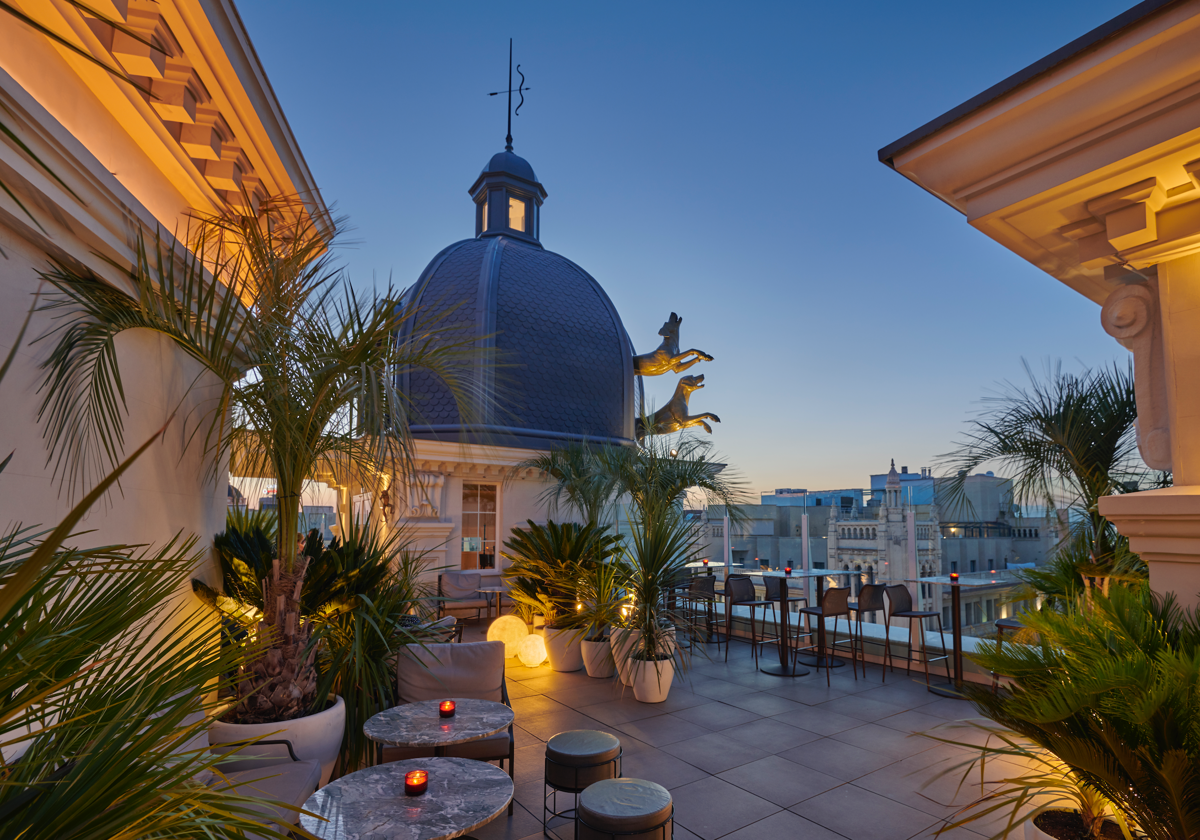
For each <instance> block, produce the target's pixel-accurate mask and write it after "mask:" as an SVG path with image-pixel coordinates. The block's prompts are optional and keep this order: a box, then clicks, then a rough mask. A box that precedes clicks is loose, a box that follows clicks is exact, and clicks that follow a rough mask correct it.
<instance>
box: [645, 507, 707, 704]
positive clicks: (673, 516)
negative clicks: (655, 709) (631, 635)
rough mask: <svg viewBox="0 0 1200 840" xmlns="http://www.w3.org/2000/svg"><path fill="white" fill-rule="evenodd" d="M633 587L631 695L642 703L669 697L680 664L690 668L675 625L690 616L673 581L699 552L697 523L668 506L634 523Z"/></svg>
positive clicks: (679, 577)
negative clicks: (678, 605)
mask: <svg viewBox="0 0 1200 840" xmlns="http://www.w3.org/2000/svg"><path fill="white" fill-rule="evenodd" d="M632 531H633V535H632V537H631V539H630V546H629V554H628V557H629V565H630V574H629V592H630V595H631V596H632V598H633V599H634V608H633V612H632V616H631V619H632V620H631V622H630V624H631V627H632V629H633V630H634V631H635V633H636V636H635V639H634V643H633V644H632V645H631V646H630V648H629V653H628V656H629V666H628V668H629V676H630V682H631V684H632V687H633V696H634V697H635V698H636V699H637V700H638V701H640V702H642V703H661V702H663V701H664V700H666V699H667V694H668V692H669V691H670V690H671V683H672V681H673V680H674V679H675V672H676V671H677V670H679V671H684V670H686V669H687V664H688V658H687V652H686V650H684V649H681V648H680V647H679V646H678V645H677V644H676V643H675V628H676V626H677V625H679V624H682V623H685V622H686V621H687V618H686V617H685V616H684V615H683V614H682V613H681V612H680V611H679V610H677V609H675V607H674V603H675V594H676V592H675V587H676V586H677V585H678V583H679V581H680V580H681V579H682V577H683V576H684V574H685V573H686V566H687V564H688V563H689V562H691V561H692V560H694V559H695V558H696V556H698V553H699V550H700V549H699V545H698V537H697V535H696V531H695V529H693V528H692V526H691V524H690V523H689V522H688V521H687V520H686V519H685V518H684V516H683V512H682V511H681V510H678V509H676V508H673V507H672V508H664V509H662V510H659V511H657V512H656V515H655V516H653V517H652V518H649V519H644V520H642V521H639V522H636V523H634V524H633V526H632Z"/></svg>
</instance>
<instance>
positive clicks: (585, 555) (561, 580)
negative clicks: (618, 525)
mask: <svg viewBox="0 0 1200 840" xmlns="http://www.w3.org/2000/svg"><path fill="white" fill-rule="evenodd" d="M527 524H528V528H527V529H520V530H517V529H514V530H513V533H512V536H511V537H510V538H509V539H508V540H506V541H505V543H504V550H503V551H502V552H501V555H502V556H503V557H504V559H505V560H506V561H508V567H507V568H506V569H505V570H504V577H505V578H506V579H509V580H513V581H520V582H521V585H520V586H513V587H512V588H511V590H510V596H511V598H512V600H513V602H514V603H516V604H522V605H524V606H526V607H527V608H529V609H530V610H531V611H532V612H534V613H535V614H540V615H542V616H544V617H545V636H546V654H547V657H548V658H549V660H550V667H551V668H553V669H554V670H556V671H577V670H579V669H580V668H582V667H583V656H582V653H581V650H580V642H581V637H582V634H581V633H580V632H578V631H579V630H580V627H581V620H582V619H581V618H580V616H581V615H582V613H583V602H582V601H581V600H580V597H581V580H582V579H583V578H584V577H586V575H587V574H589V572H590V570H592V569H593V568H594V567H595V566H597V565H600V564H602V563H605V562H606V561H607V560H609V559H610V558H611V557H612V555H613V554H614V552H615V551H616V550H617V546H618V545H619V544H620V541H621V538H620V537H618V536H616V535H614V534H610V533H608V529H607V528H606V527H602V526H599V525H595V524H588V525H577V524H574V523H565V524H561V525H560V524H558V523H555V522H548V523H547V524H546V525H538V524H536V523H534V522H533V521H529V522H528V523H527Z"/></svg>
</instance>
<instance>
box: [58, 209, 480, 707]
mask: <svg viewBox="0 0 1200 840" xmlns="http://www.w3.org/2000/svg"><path fill="white" fill-rule="evenodd" d="M340 224H341V223H340V220H330V219H328V218H324V217H320V218H318V217H314V216H313V215H311V214H310V213H309V212H308V209H307V208H306V206H305V204H304V202H302V201H301V200H300V199H298V198H295V197H292V198H276V199H273V200H270V201H268V202H267V203H266V204H265V205H264V207H263V214H262V215H261V216H260V217H259V218H246V217H240V216H233V217H216V216H205V217H201V218H199V219H198V225H197V235H196V237H195V239H194V243H193V245H192V247H191V250H190V252H188V253H185V254H178V253H174V252H173V251H172V249H171V248H170V247H168V246H167V245H165V244H164V243H163V242H162V241H156V247H155V249H154V252H153V253H150V252H149V251H148V250H147V248H146V247H145V245H144V243H139V248H138V259H137V264H136V265H134V266H133V267H132V268H131V269H130V270H129V272H128V282H129V283H130V285H131V287H132V288H133V289H134V292H135V294H134V295H133V296H130V295H127V294H125V293H124V292H121V291H119V290H117V289H114V288H113V287H111V286H109V285H108V284H106V283H104V282H102V281H100V280H99V279H97V278H95V277H93V276H91V275H90V274H86V273H80V272H79V271H77V270H76V269H75V268H74V267H72V266H68V265H63V264H60V265H57V266H56V267H55V268H54V269H52V270H51V271H48V272H45V273H44V274H43V275H42V276H43V277H44V279H45V280H47V281H48V282H49V283H50V284H51V285H52V286H53V287H54V289H55V290H56V291H55V292H53V293H51V294H50V295H49V296H48V297H47V300H46V303H45V304H44V305H43V307H42V308H43V309H47V310H50V311H51V312H52V313H55V314H57V315H58V318H57V319H56V320H57V324H56V326H54V327H53V328H52V329H51V330H50V331H49V332H48V333H47V334H46V335H45V336H43V337H42V340H47V341H53V342H54V344H53V349H52V351H51V353H50V355H49V357H48V358H47V360H46V361H45V362H44V363H43V379H42V383H41V389H42V393H43V399H42V403H41V406H40V410H39V418H40V419H41V421H42V422H43V423H44V424H45V435H46V439H47V442H48V446H49V448H50V451H51V457H52V458H53V459H54V461H55V464H56V475H57V476H58V478H59V479H60V481H62V482H64V483H66V484H67V485H68V486H70V487H74V486H75V485H76V484H77V483H78V482H81V481H86V480H87V478H88V477H89V475H90V474H91V473H92V472H93V471H96V470H97V469H103V468H107V466H108V464H109V463H111V462H113V461H115V460H116V459H117V458H118V457H119V454H120V452H121V450H122V447H123V436H122V427H123V420H124V415H125V412H126V406H125V403H124V392H123V389H122V385H121V374H120V370H119V369H118V367H117V364H116V355H115V350H114V343H115V340H116V338H117V336H118V335H120V334H121V333H123V332H125V331H126V330H131V329H150V330H154V331H156V332H159V333H161V334H163V335H165V336H167V337H169V338H170V339H171V340H172V341H174V342H175V344H176V345H178V346H179V347H180V348H182V349H183V350H184V352H186V353H187V354H188V355H189V356H190V357H192V358H193V359H195V360H196V361H197V362H199V363H200V365H201V366H202V367H203V369H204V371H205V373H206V375H207V376H209V377H213V378H215V381H216V383H217V384H218V386H219V396H218V398H217V399H216V400H215V401H214V404H213V408H212V409H211V410H210V411H209V413H208V415H207V416H204V417H202V418H200V419H199V420H198V421H197V423H196V424H195V425H194V426H193V428H192V430H191V432H190V435H189V438H188V440H189V442H192V441H195V440H201V441H202V443H203V446H204V448H205V451H206V453H207V454H208V455H209V457H210V463H211V465H212V478H213V480H217V479H218V478H220V479H223V478H224V474H223V473H224V470H225V465H226V463H229V464H230V465H231V466H230V469H232V470H233V471H235V472H236V473H237V474H240V475H250V476H263V477H269V478H273V479H274V480H275V481H276V485H277V492H276V498H277V499H278V529H277V550H276V552H275V562H274V563H273V566H272V568H271V573H270V575H269V576H268V577H267V578H266V579H265V580H263V581H261V584H262V586H263V588H264V594H265V597H264V599H263V600H264V604H265V609H264V616H263V620H262V622H261V623H260V625H259V633H260V635H262V636H270V637H271V644H270V647H269V649H268V650H267V652H266V654H265V655H264V656H263V657H261V658H259V659H258V660H256V661H255V662H252V663H251V664H250V665H249V666H248V667H247V668H246V669H245V672H244V674H243V679H242V681H241V684H240V686H239V694H240V703H239V704H238V707H237V709H236V712H235V714H236V716H237V717H238V719H239V720H241V721H246V722H248V721H258V720H269V721H279V720H287V719H290V718H293V717H297V716H299V715H303V714H307V713H309V711H310V710H312V709H314V707H316V706H317V703H316V700H317V696H316V695H317V678H316V674H315V672H314V668H313V657H314V654H315V652H314V651H313V649H312V646H311V645H310V644H309V643H308V642H309V638H310V634H311V625H310V624H308V623H307V622H305V621H304V620H303V615H302V611H301V609H300V603H299V601H298V596H299V593H300V592H301V590H302V588H303V582H304V578H305V573H306V571H307V567H308V563H309V560H310V558H308V557H307V556H305V555H304V554H303V553H302V552H301V551H300V550H299V549H300V545H301V543H300V541H298V540H297V533H298V524H299V509H300V495H301V491H302V490H303V487H304V483H305V481H307V480H310V479H318V478H319V479H322V480H331V481H333V482H335V483H337V484H340V485H342V486H349V485H352V484H358V485H360V486H362V487H364V488H365V489H367V490H370V491H373V492H375V493H378V492H379V490H380V489H386V487H387V486H388V483H389V482H390V481H391V480H393V479H394V478H396V477H401V478H403V477H404V476H406V475H408V474H410V473H411V471H412V463H411V451H412V441H411V439H410V437H409V431H408V429H409V423H410V418H412V417H414V415H418V414H419V407H418V406H417V405H416V404H415V403H414V401H413V400H412V399H411V398H410V395H409V394H407V393H405V392H404V391H402V390H401V389H400V388H398V387H397V382H398V381H399V380H400V377H401V374H403V373H404V372H406V371H408V370H411V369H415V368H421V369H424V370H427V371H429V372H431V373H432V374H433V375H435V376H436V377H439V378H440V380H441V382H443V383H444V385H445V387H446V389H447V390H448V391H449V393H450V394H452V395H453V397H454V399H455V400H456V402H457V403H458V404H459V406H460V411H461V412H462V416H464V417H467V416H471V414H472V407H473V406H474V405H478V400H476V399H473V398H471V397H473V396H474V395H473V391H474V388H473V385H472V380H471V379H470V377H469V374H468V372H469V370H470V365H469V364H468V363H469V362H470V361H471V360H473V359H474V357H475V353H476V351H475V349H474V347H473V342H474V336H471V337H470V338H459V337H457V336H452V335H448V334H447V333H446V331H445V330H444V329H443V328H442V327H441V326H440V324H441V322H440V321H439V320H437V319H436V317H435V318H434V319H433V320H429V319H425V318H424V317H423V316H424V313H423V312H422V311H419V310H417V309H416V308H414V307H412V306H408V305H405V304H403V303H397V302H396V301H397V300H398V298H399V295H398V294H397V293H396V292H395V291H394V290H393V289H391V288H388V289H386V290H385V291H384V292H382V293H375V294H368V295H364V294H359V293H357V292H356V291H355V290H354V288H353V287H352V286H351V285H350V283H349V281H348V280H347V279H346V278H345V276H344V275H343V274H342V272H341V271H340V270H339V269H338V268H337V267H336V266H335V265H334V264H333V261H332V257H331V255H330V248H331V246H332V245H333V244H334V239H335V237H336V235H337V232H338V229H339V227H340ZM402 327H404V328H405V329H401V328H402ZM226 459H228V461H227V460H226Z"/></svg>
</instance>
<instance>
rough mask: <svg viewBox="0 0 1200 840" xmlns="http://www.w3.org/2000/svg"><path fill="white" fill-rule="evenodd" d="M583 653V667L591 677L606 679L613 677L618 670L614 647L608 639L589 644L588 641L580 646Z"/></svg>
mask: <svg viewBox="0 0 1200 840" xmlns="http://www.w3.org/2000/svg"><path fill="white" fill-rule="evenodd" d="M580 650H581V652H582V653H583V667H584V668H585V669H586V670H587V675H588V676H589V677H595V678H596V679H604V678H606V677H611V676H612V675H613V674H614V673H615V672H616V670H617V665H616V662H615V661H614V660H613V652H612V645H611V644H609V641H608V639H603V640H601V641H599V642H589V641H587V640H586V639H584V640H583V642H582V643H581V644H580Z"/></svg>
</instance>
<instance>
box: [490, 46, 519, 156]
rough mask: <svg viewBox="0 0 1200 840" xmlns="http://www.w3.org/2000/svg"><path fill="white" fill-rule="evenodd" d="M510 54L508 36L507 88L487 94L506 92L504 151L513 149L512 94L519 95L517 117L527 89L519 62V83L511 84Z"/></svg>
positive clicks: (493, 94) (496, 94) (494, 94)
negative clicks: (506, 126) (506, 114)
mask: <svg viewBox="0 0 1200 840" xmlns="http://www.w3.org/2000/svg"><path fill="white" fill-rule="evenodd" d="M512 55H513V42H512V38H509V39H508V90H496V91H492V92H491V93H489V94H488V96H499V95H500V94H502V93H507V94H508V135H507V136H505V138H504V151H506V152H511V151H512V150H513V144H512V118H513V106H512V95H513V94H514V93H515V94H517V95H518V96H520V97H521V101H520V102H518V103H517V111H516V114H517V116H518V117H519V116H521V106H522V105H524V104H525V91H527V90H529V88H527V87H525V74H524V73H522V72H521V65H520V64H518V65H517V75H519V76H520V77H521V84H519V85H517V87H516V88H515V89H514V88H513V86H512V74H513V65H512Z"/></svg>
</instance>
